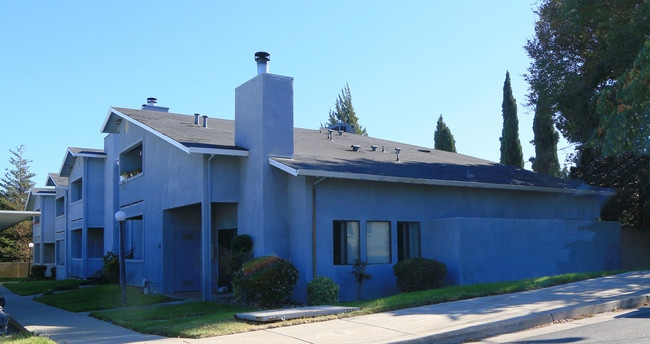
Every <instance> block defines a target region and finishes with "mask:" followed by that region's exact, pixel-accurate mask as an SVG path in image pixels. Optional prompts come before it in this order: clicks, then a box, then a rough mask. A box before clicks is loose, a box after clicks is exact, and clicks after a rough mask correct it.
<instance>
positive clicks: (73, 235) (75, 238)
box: [70, 229, 81, 258]
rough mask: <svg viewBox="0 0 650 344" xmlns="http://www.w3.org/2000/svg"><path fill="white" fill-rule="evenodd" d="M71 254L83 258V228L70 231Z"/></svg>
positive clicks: (73, 256)
mask: <svg viewBox="0 0 650 344" xmlns="http://www.w3.org/2000/svg"><path fill="white" fill-rule="evenodd" d="M70 256H71V257H72V258H81V229H75V230H73V231H71V232H70Z"/></svg>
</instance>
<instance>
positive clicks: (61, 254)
mask: <svg viewBox="0 0 650 344" xmlns="http://www.w3.org/2000/svg"><path fill="white" fill-rule="evenodd" d="M55 249H56V265H65V241H63V240H57V241H56V247H55Z"/></svg>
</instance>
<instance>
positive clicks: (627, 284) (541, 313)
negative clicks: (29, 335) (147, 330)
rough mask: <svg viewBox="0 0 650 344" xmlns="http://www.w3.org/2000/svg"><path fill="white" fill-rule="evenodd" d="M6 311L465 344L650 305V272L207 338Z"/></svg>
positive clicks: (62, 327) (300, 336) (51, 324)
mask: <svg viewBox="0 0 650 344" xmlns="http://www.w3.org/2000/svg"><path fill="white" fill-rule="evenodd" d="M0 293H2V295H4V296H5V298H6V300H7V307H6V309H5V310H6V312H7V313H9V315H10V316H12V317H13V318H14V319H16V321H18V322H19V323H21V324H22V325H23V326H25V327H26V328H27V329H28V330H30V331H35V332H40V333H46V334H48V335H49V336H50V338H52V339H53V340H55V341H58V342H66V343H77V342H78V343H81V342H84V343H109V342H110V343H129V342H146V343H156V344H166V343H196V344H199V343H226V344H230V343H233V344H234V343H264V344H274V343H288V344H292V343H296V344H297V343H302V344H304V343H432V342H435V343H459V342H461V341H463V340H465V339H469V338H484V337H489V336H493V335H497V334H502V333H507V332H513V331H518V330H523V329H526V328H530V327H534V326H537V325H540V324H544V323H550V322H552V321H554V320H560V319H566V318H571V317H573V316H578V315H581V314H588V313H598V312H606V311H609V310H612V309H614V308H617V307H620V308H630V307H636V306H639V305H642V304H644V303H646V302H648V301H650V271H639V272H630V273H625V274H621V275H615V276H608V277H602V278H598V279H593V280H588V281H582V282H576V283H571V284H566V285H561V286H557V287H552V288H546V289H540V290H534V291H528V292H523V293H515V294H507V295H496V296H488V297H482V298H476V299H471V300H464V301H456V302H449V303H443V304H437V305H430V306H423V307H417V308H409V309H403V310H398V311H393V312H386V313H378V314H371V315H364V316H359V317H353V318H345V319H338V320H332V321H324V322H316V323H311V324H304V325H296V326H288V327H279V328H274V329H267V330H260V331H253V332H247V333H240V334H234V335H228V336H221V337H213V338H205V339H179V338H162V337H157V336H150V335H140V334H137V333H135V332H133V331H130V330H126V329H123V328H121V327H118V326H114V325H111V324H108V323H105V322H102V321H99V320H95V319H92V318H89V317H87V316H83V315H80V314H75V313H70V312H66V311H63V310H59V309H56V308H52V307H49V306H45V305H42V304H39V303H37V302H34V301H32V300H31V299H30V298H28V297H20V296H16V295H14V294H12V293H10V292H8V291H7V290H6V289H5V288H2V287H0Z"/></svg>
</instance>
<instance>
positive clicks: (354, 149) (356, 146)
mask: <svg viewBox="0 0 650 344" xmlns="http://www.w3.org/2000/svg"><path fill="white" fill-rule="evenodd" d="M350 147H352V150H353V151H355V152H358V151H359V148H361V146H359V145H352V146H350Z"/></svg>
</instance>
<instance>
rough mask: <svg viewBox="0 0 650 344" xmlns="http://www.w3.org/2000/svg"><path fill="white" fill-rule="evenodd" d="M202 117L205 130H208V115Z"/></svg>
mask: <svg viewBox="0 0 650 344" xmlns="http://www.w3.org/2000/svg"><path fill="white" fill-rule="evenodd" d="M201 117H203V128H207V127H208V115H203V116H201Z"/></svg>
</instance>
